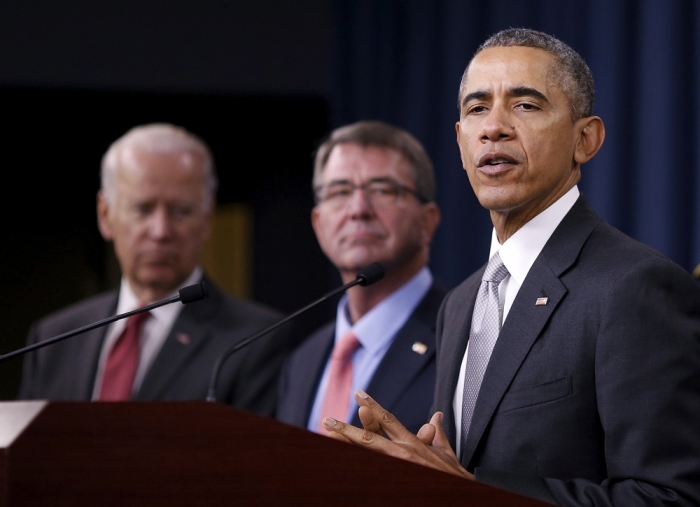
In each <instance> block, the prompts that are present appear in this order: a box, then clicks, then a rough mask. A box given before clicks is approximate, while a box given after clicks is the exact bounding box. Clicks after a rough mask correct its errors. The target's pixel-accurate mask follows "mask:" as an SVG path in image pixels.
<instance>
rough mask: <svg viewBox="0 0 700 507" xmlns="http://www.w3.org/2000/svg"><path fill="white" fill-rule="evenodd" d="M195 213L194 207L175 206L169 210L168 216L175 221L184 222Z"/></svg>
mask: <svg viewBox="0 0 700 507" xmlns="http://www.w3.org/2000/svg"><path fill="white" fill-rule="evenodd" d="M193 213H194V207H193V206H190V205H185V204H180V205H174V206H171V207H170V208H169V209H168V215H170V218H171V219H173V220H184V219H185V218H188V217H190V216H192V214H193Z"/></svg>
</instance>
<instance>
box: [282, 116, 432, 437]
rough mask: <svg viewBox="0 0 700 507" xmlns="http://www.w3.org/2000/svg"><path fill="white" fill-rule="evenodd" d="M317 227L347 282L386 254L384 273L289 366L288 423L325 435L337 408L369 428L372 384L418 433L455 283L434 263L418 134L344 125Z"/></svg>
mask: <svg viewBox="0 0 700 507" xmlns="http://www.w3.org/2000/svg"><path fill="white" fill-rule="evenodd" d="M313 188H314V192H315V194H316V206H315V207H314V209H313V211H312V215H311V219H312V224H313V227H314V231H315V232H316V237H317V238H318V241H319V244H320V245H321V248H322V249H323V251H324V253H325V254H326V255H327V256H328V258H329V259H330V260H331V262H333V264H334V265H335V266H336V267H337V268H338V270H339V272H340V275H341V278H342V279H343V282H344V283H347V282H350V281H352V280H354V279H355V277H356V276H357V273H358V271H359V270H360V269H362V268H363V267H365V266H367V265H369V264H371V263H373V262H379V263H380V264H382V266H383V267H384V269H385V271H386V275H385V277H384V278H383V279H382V280H380V281H379V282H377V283H375V284H373V285H372V286H370V287H357V288H353V289H350V290H349V291H348V293H347V294H346V296H345V297H343V298H342V299H341V301H340V303H339V305H338V311H337V318H336V320H335V322H331V323H329V324H328V325H326V326H325V327H323V328H322V329H320V330H319V331H318V332H316V333H315V334H314V335H312V336H311V337H310V338H309V339H308V340H307V341H306V342H305V343H303V344H302V345H301V346H300V347H299V349H298V350H297V351H295V353H294V354H293V355H292V357H291V358H290V360H289V362H288V363H287V364H286V365H285V369H284V371H283V374H282V379H281V382H280V400H279V407H278V411H277V417H278V419H280V420H282V421H284V422H288V423H291V424H295V425H297V426H302V427H306V428H308V429H309V430H311V431H320V432H322V433H323V434H325V433H326V431H325V429H323V427H321V426H320V422H321V420H322V419H323V418H324V417H326V416H333V417H336V418H338V419H341V420H344V421H350V420H352V421H354V422H355V423H356V424H359V420H358V419H357V416H356V415H355V414H356V412H357V405H356V403H355V401H354V399H353V397H352V393H354V391H355V390H357V389H367V390H368V391H369V392H371V393H373V395H374V396H375V397H376V398H377V399H378V400H381V402H382V403H383V404H384V405H385V406H387V407H391V409H392V410H393V411H394V412H396V413H397V414H399V415H400V416H401V417H402V420H403V421H404V422H405V423H406V424H407V425H408V427H409V428H413V429H414V431H417V430H418V428H420V426H421V425H422V424H423V423H424V422H425V421H426V419H427V417H428V416H429V415H430V404H431V401H432V391H433V388H434V385H435V320H436V317H437V311H438V309H439V307H440V303H441V302H442V298H443V297H444V295H445V293H444V291H443V290H442V289H441V288H440V287H439V286H438V285H437V284H436V283H435V282H434V281H433V277H432V275H431V273H430V270H429V269H428V267H427V266H426V264H427V263H428V257H429V254H430V243H431V241H432V238H433V233H434V232H435V229H436V227H437V225H438V222H439V220H440V214H439V210H438V207H437V205H436V204H435V202H433V199H434V197H435V180H434V177H433V168H432V163H431V162H430V159H429V157H428V154H427V153H426V152H425V150H424V149H423V146H422V145H421V144H420V143H419V142H418V140H417V139H415V138H414V137H413V136H412V135H410V134H409V133H408V132H406V131H404V130H401V129H399V128H397V127H394V126H392V125H388V124H386V123H382V122H370V121H365V122H358V123H354V124H352V125H347V126H345V127H341V128H339V129H336V130H335V131H333V133H332V134H331V136H330V138H329V139H328V140H327V141H326V142H325V143H324V144H322V145H321V147H320V148H319V150H318V152H317V154H316V160H315V167H314V177H313Z"/></svg>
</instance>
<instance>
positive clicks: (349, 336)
mask: <svg viewBox="0 0 700 507" xmlns="http://www.w3.org/2000/svg"><path fill="white" fill-rule="evenodd" d="M361 346H362V344H361V343H360V342H359V341H358V340H357V337H356V336H355V335H354V334H353V332H352V331H348V332H347V333H346V334H345V335H344V336H343V337H342V338H341V339H340V341H339V342H338V343H337V344H336V345H335V347H334V348H333V353H332V354H331V370H330V375H329V377H328V387H327V389H326V396H325V397H324V398H323V405H322V408H321V419H320V420H319V424H318V428H319V433H322V434H325V433H326V428H324V427H323V419H324V418H326V417H332V418H333V419H336V420H338V421H345V418H346V417H347V414H348V407H349V406H350V394H351V393H350V390H351V389H352V355H353V354H354V353H355V351H356V350H357V349H358V348H359V347H361Z"/></svg>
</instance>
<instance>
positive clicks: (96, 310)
mask: <svg viewBox="0 0 700 507" xmlns="http://www.w3.org/2000/svg"><path fill="white" fill-rule="evenodd" d="M116 305H117V291H108V292H103V293H101V294H97V295H95V296H92V297H89V298H87V299H83V300H81V301H78V302H76V303H73V304H71V305H69V306H66V307H64V308H61V309H59V310H56V311H54V312H51V313H49V314H47V315H45V316H43V317H41V318H39V319H38V320H37V321H35V323H34V326H36V327H40V328H54V327H69V328H74V327H79V326H82V325H85V324H88V323H90V322H94V321H96V320H99V319H100V318H104V317H105V316H108V315H109V314H111V313H110V312H113V310H114V309H115V308H116Z"/></svg>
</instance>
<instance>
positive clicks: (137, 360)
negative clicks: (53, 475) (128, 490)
mask: <svg viewBox="0 0 700 507" xmlns="http://www.w3.org/2000/svg"><path fill="white" fill-rule="evenodd" d="M101 181H102V185H101V189H100V191H99V193H98V195H97V219H98V226H99V230H100V233H101V234H102V236H103V237H104V239H105V240H107V241H111V242H112V243H113V244H114V251H115V254H116V257H117V260H118V262H119V266H120V268H121V272H122V280H121V285H120V287H119V289H118V290H115V291H110V292H107V293H104V294H100V295H97V296H95V297H92V298H89V299H88V300H85V301H81V302H79V303H77V304H74V305H72V306H70V307H68V308H66V309H63V310H60V311H58V312H56V313H54V314H51V315H49V316H47V317H45V318H42V319H40V320H39V321H38V322H36V323H35V324H34V325H33V326H32V328H31V330H30V333H29V340H28V342H29V344H32V343H36V342H39V341H42V340H45V339H48V338H51V337H53V336H56V335H59V334H62V333H64V332H67V331H69V330H72V329H76V328H79V327H82V326H84V325H86V324H89V323H91V322H94V321H97V320H100V319H102V318H106V317H109V316H111V315H114V314H117V313H124V312H127V311H131V310H134V309H136V308H140V307H143V306H145V305H147V304H150V303H153V302H155V301H159V300H162V299H165V298H168V297H170V296H172V295H174V294H176V293H177V291H178V290H179V289H180V288H182V287H184V286H187V285H191V284H195V283H198V282H200V281H201V280H205V281H206V285H207V288H208V291H209V298H208V299H206V300H205V301H202V302H199V303H195V304H192V305H187V306H183V305H181V304H174V305H167V306H163V307H160V308H156V309H154V310H151V311H150V312H148V313H144V314H142V315H143V316H144V318H143V319H138V318H137V316H133V317H130V318H129V319H128V321H125V320H121V321H117V322H115V323H113V324H111V325H110V326H109V327H106V328H101V329H96V330H93V331H89V332H87V333H85V334H83V335H81V336H76V337H74V338H71V339H68V340H65V341H63V342H60V343H57V344H54V345H50V346H48V347H45V348H42V349H40V350H38V351H36V352H33V353H30V354H28V355H27V356H26V358H25V362H24V369H23V373H22V382H21V386H20V392H19V398H20V399H50V400H102V401H119V400H129V399H136V400H186V399H190V400H197V399H198V400H204V399H205V398H206V395H207V386H208V382H209V378H210V373H211V371H212V368H213V366H214V363H215V361H216V359H217V358H218V357H219V356H220V355H221V354H222V353H223V352H224V351H225V350H226V349H228V348H229V347H230V346H231V345H232V344H234V343H236V342H237V341H240V340H242V339H243V338H245V337H247V336H249V335H252V334H253V333H255V332H256V331H258V330H260V329H262V328H263V327H265V326H267V325H270V324H272V323H273V322H275V321H276V320H278V319H279V317H280V316H279V315H278V314H277V313H276V312H274V311H272V310H270V309H267V308H265V307H262V306H260V305H258V304H254V303H250V302H244V301H241V300H239V299H236V298H233V297H229V296H226V295H224V294H223V293H222V292H221V291H220V290H219V289H217V288H216V286H215V285H214V284H213V283H212V282H211V281H210V280H207V278H206V276H205V275H204V273H203V270H202V267H201V265H200V261H201V255H202V247H203V244H204V242H205V240H206V239H207V237H208V236H209V231H210V223H211V219H212V214H213V212H214V205H215V192H216V186H217V180H216V175H215V173H214V162H213V158H212V155H211V153H210V150H209V147H208V146H207V145H206V144H205V143H204V142H203V141H202V140H201V139H199V138H198V137H197V136H195V135H194V134H192V133H190V132H187V131H186V130H184V129H182V128H180V127H176V126H174V125H170V124H149V125H143V126H139V127H135V128H133V129H131V130H130V131H128V132H127V133H126V134H125V135H124V136H122V137H121V138H120V139H118V140H117V141H115V142H114V143H113V144H112V145H111V146H110V147H109V150H108V151H107V153H106V154H105V155H104V157H103V159H102V173H101ZM288 350H289V346H288V345H287V340H286V332H284V331H283V332H277V333H273V334H271V335H269V336H267V337H264V338H262V339H261V340H259V341H257V342H255V343H253V344H252V345H250V346H249V347H247V348H246V349H244V350H242V351H241V352H239V353H238V354H237V355H235V356H233V357H231V358H230V359H229V361H228V362H227V363H226V366H225V368H224V369H223V370H222V372H221V375H220V382H219V385H218V389H217V399H219V400H220V401H223V402H227V403H231V404H233V405H235V406H237V407H239V408H242V409H246V410H250V411H253V412H257V413H259V414H262V415H267V416H271V415H272V414H273V412H274V407H275V395H276V385H277V378H278V374H279V370H280V367H281V365H282V362H283V360H284V358H285V356H286V352H287V351H288Z"/></svg>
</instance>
